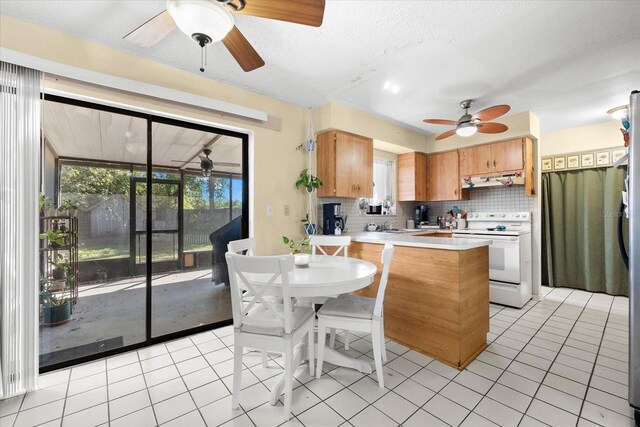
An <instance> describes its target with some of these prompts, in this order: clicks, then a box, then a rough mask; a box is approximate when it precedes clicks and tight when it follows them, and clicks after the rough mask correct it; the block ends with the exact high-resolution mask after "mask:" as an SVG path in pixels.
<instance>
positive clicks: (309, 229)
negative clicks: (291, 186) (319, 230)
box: [296, 168, 322, 236]
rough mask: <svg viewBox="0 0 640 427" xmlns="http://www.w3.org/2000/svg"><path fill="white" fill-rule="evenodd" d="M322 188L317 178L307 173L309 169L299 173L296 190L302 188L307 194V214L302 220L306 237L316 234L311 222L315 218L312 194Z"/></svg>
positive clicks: (314, 226)
mask: <svg viewBox="0 0 640 427" xmlns="http://www.w3.org/2000/svg"><path fill="white" fill-rule="evenodd" d="M321 186H322V181H321V180H320V178H318V177H317V176H314V175H312V174H310V173H309V169H307V168H305V169H302V171H301V172H300V176H299V177H298V180H297V181H296V188H298V189H299V188H304V189H305V190H306V192H307V213H306V215H305V218H304V219H303V220H302V223H303V227H304V232H305V233H307V235H308V236H310V235H312V234H315V232H316V224H315V222H314V221H313V218H314V217H315V212H316V208H315V203H314V200H313V192H314V191H316V190H317V189H318V188H320V187H321Z"/></svg>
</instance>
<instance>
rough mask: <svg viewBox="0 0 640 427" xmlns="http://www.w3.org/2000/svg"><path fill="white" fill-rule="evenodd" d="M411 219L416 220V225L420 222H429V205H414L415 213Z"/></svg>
mask: <svg viewBox="0 0 640 427" xmlns="http://www.w3.org/2000/svg"><path fill="white" fill-rule="evenodd" d="M413 220H414V221H415V222H416V227H417V226H419V225H420V223H426V224H428V223H429V206H428V205H426V204H424V203H422V204H420V205H417V206H416V211H415V215H414V217H413Z"/></svg>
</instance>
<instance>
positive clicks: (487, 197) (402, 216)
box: [318, 185, 535, 232]
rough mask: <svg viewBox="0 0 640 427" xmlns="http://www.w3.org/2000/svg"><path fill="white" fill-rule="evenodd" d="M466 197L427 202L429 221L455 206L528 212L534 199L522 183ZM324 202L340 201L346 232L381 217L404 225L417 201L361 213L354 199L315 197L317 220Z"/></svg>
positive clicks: (377, 221)
mask: <svg viewBox="0 0 640 427" xmlns="http://www.w3.org/2000/svg"><path fill="white" fill-rule="evenodd" d="M469 191H470V192H471V193H470V198H469V200H451V201H444V202H427V205H429V216H430V220H431V222H433V223H435V222H436V217H438V216H442V215H444V213H445V212H447V211H449V210H451V208H452V207H453V206H457V207H459V208H460V209H462V210H464V211H466V212H487V211H501V212H512V211H513V212H516V211H517V212H522V211H525V212H531V211H533V210H534V209H535V199H534V198H533V197H526V196H525V195H524V186H522V185H517V186H513V187H483V188H474V189H471V190H469ZM324 203H341V204H342V206H341V209H342V215H343V216H344V215H348V217H347V229H348V231H350V232H357V231H362V230H364V228H365V226H366V225H367V224H368V223H370V222H372V223H374V224H378V225H382V224H383V223H384V222H385V221H392V222H394V224H393V228H405V227H406V224H407V220H408V219H413V212H414V208H415V206H416V205H417V204H418V203H417V202H398V203H396V214H395V215H382V216H380V215H365V214H363V213H361V211H360V209H359V207H358V199H347V198H340V197H321V198H318V222H319V223H321V222H322V205H323V204H324Z"/></svg>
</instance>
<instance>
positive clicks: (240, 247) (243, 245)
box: [227, 237, 269, 368]
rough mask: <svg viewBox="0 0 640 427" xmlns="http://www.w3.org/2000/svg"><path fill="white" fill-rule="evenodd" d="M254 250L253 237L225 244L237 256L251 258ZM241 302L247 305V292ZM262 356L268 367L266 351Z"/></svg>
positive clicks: (264, 364)
mask: <svg viewBox="0 0 640 427" xmlns="http://www.w3.org/2000/svg"><path fill="white" fill-rule="evenodd" d="M255 248H256V239H255V237H249V238H247V239H240V240H233V241H231V242H229V243H228V244H227V251H228V252H231V253H234V254H239V255H243V254H244V255H247V256H253V250H254V249H255ZM242 300H243V302H246V303H248V302H249V301H250V299H249V295H248V291H244V293H243V295H242ZM260 353H261V354H262V367H263V368H267V367H269V358H268V357H267V352H266V351H261V352H260Z"/></svg>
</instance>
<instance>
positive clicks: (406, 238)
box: [349, 230, 491, 251]
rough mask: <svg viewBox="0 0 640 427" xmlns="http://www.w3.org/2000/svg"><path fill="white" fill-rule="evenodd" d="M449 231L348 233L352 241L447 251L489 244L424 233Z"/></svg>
mask: <svg viewBox="0 0 640 427" xmlns="http://www.w3.org/2000/svg"><path fill="white" fill-rule="evenodd" d="M442 232H444V233H449V231H444V230H416V232H415V233H411V232H410V233H381V232H377V231H361V232H358V233H349V235H350V236H351V239H352V240H353V241H354V242H362V243H376V244H380V245H382V244H385V243H391V244H393V245H397V246H412V247H415V248H428V249H444V250H449V251H466V250H468V249H475V248H480V247H482V246H489V245H490V244H491V240H490V239H487V240H481V239H465V238H455V239H454V238H446V237H430V236H425V235H424V234H427V233H430V234H438V233H442Z"/></svg>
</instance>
